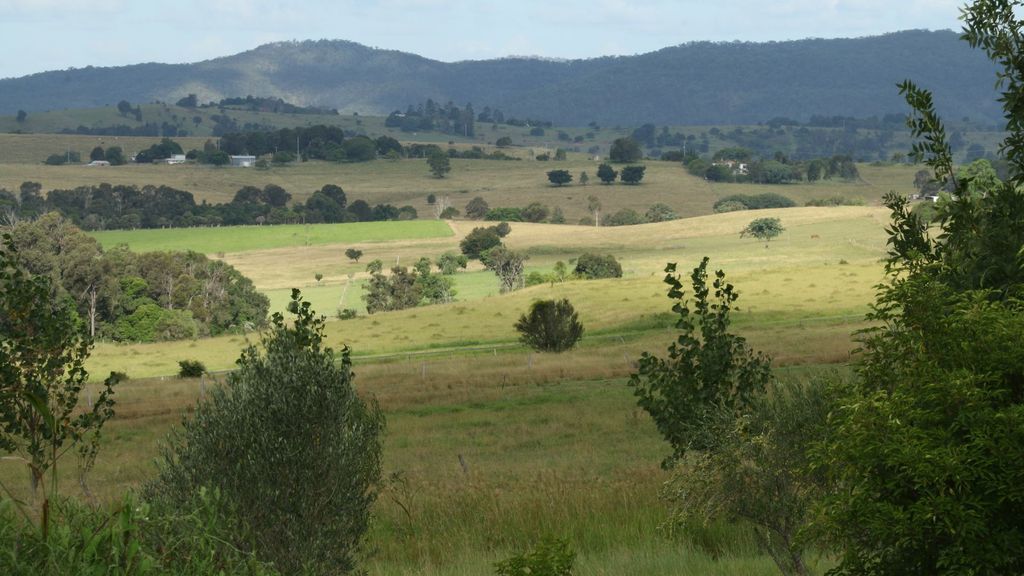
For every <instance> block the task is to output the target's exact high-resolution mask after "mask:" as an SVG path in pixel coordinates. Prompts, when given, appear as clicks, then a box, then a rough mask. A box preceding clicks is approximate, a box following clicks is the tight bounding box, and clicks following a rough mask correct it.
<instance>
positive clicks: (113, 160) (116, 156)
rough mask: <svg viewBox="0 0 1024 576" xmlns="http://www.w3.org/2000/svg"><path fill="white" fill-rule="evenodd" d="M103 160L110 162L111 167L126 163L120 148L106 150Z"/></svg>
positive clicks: (113, 147) (114, 147)
mask: <svg viewBox="0 0 1024 576" xmlns="http://www.w3.org/2000/svg"><path fill="white" fill-rule="evenodd" d="M104 159H105V160H106V161H107V162H110V165H111V166H121V165H122V164H125V163H126V162H127V160H126V159H125V157H124V151H123V150H122V149H121V147H120V146H111V147H110V148H107V151H106V153H105V154H104Z"/></svg>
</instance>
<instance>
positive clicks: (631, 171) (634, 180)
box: [621, 166, 647, 184]
mask: <svg viewBox="0 0 1024 576" xmlns="http://www.w3.org/2000/svg"><path fill="white" fill-rule="evenodd" d="M645 170H647V167H646V166H625V167H623V168H622V176H621V178H622V183H623V184H639V183H640V181H641V180H643V179H644V171H645Z"/></svg>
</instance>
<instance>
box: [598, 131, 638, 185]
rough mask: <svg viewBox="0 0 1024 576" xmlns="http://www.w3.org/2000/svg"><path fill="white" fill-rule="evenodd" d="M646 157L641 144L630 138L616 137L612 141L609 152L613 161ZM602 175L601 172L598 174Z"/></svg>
mask: <svg viewBox="0 0 1024 576" xmlns="http://www.w3.org/2000/svg"><path fill="white" fill-rule="evenodd" d="M643 157H644V152H643V150H642V149H641V148H640V144H639V143H638V142H637V141H636V140H634V139H632V138H630V137H629V136H627V137H625V138H616V139H615V140H614V141H612V146H611V149H610V150H609V152H608V159H609V160H611V161H612V162H623V163H625V162H636V161H637V160H639V159H641V158H643ZM598 176H599V177H600V174H598Z"/></svg>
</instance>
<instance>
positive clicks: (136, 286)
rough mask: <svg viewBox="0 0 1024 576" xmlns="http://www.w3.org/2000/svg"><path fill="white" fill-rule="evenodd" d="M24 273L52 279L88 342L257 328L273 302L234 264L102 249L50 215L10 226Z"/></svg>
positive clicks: (56, 292)
mask: <svg viewBox="0 0 1024 576" xmlns="http://www.w3.org/2000/svg"><path fill="white" fill-rule="evenodd" d="M7 232H8V233H9V234H10V236H11V238H12V240H13V243H14V246H15V247H16V248H17V250H18V251H19V253H20V254H21V257H22V259H23V262H24V266H25V268H26V270H27V271H28V272H30V273H32V274H35V275H37V276H45V277H47V278H50V279H51V284H52V287H53V291H54V294H53V296H54V298H58V299H62V298H68V299H69V300H71V301H72V302H74V307H75V311H76V312H77V314H78V316H79V318H81V319H82V321H83V322H84V324H85V326H86V327H87V331H88V334H89V336H90V337H93V338H107V339H110V340H115V341H123V342H152V341H158V340H178V339H183V338H197V337H200V336H216V335H218V334H223V333H225V332H235V331H238V332H240V331H243V330H252V329H255V328H260V327H263V326H264V325H265V323H266V317H267V311H268V309H269V307H270V302H269V301H268V300H267V297H266V296H264V295H262V294H260V293H259V292H257V291H256V288H255V287H254V286H253V284H252V282H251V281H250V280H249V279H248V278H246V277H245V276H243V275H242V274H241V273H240V272H238V271H237V270H235V269H234V268H233V267H232V266H231V265H229V264H226V263H224V262H222V261H219V260H210V259H209V258H207V257H206V256H204V255H203V254H199V253H197V252H147V253H143V254H137V253H134V252H131V251H129V250H128V249H127V248H125V247H118V248H114V249H111V250H104V249H103V248H102V247H101V246H100V244H99V242H98V241H96V240H95V239H94V238H92V237H90V236H88V235H86V234H85V233H84V232H82V230H80V229H79V228H78V227H76V226H75V225H74V224H73V223H72V222H70V221H69V220H68V219H66V218H64V217H62V216H60V215H59V214H57V213H54V212H50V213H48V214H45V215H43V216H41V217H39V218H36V219H34V220H24V221H21V222H19V223H17V224H16V225H14V226H12V227H10V228H9V229H8V230H7Z"/></svg>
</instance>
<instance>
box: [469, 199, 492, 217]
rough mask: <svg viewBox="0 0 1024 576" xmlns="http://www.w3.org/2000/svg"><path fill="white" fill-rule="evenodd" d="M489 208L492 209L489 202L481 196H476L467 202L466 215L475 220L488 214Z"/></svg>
mask: <svg viewBox="0 0 1024 576" xmlns="http://www.w3.org/2000/svg"><path fill="white" fill-rule="evenodd" d="M488 210H490V206H489V205H488V204H487V201H486V200H484V199H483V198H481V197H480V196H476V197H474V198H473V199H472V200H470V201H469V202H467V203H466V216H469V217H470V218H473V219H474V220H481V219H483V217H484V216H486V215H487V211H488Z"/></svg>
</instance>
